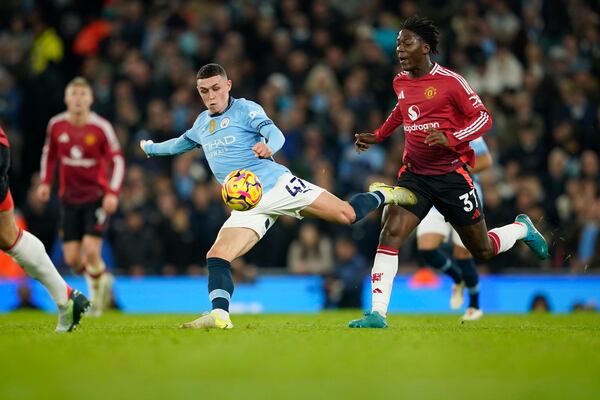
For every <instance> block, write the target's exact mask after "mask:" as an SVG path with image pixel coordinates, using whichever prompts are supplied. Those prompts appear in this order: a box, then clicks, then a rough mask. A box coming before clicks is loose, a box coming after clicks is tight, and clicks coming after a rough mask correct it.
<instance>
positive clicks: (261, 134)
mask: <svg viewBox="0 0 600 400" xmlns="http://www.w3.org/2000/svg"><path fill="white" fill-rule="evenodd" d="M261 141H262V142H266V143H267V145H268V146H269V148H270V149H271V150H272V151H273V153H275V152H276V151H278V150H279V149H281V147H282V146H283V143H284V141H285V139H284V136H283V134H282V133H281V131H280V130H279V129H278V128H277V127H276V126H275V125H274V124H273V121H271V120H270V119H269V117H268V116H267V115H266V114H265V111H264V110H263V108H262V107H261V106H260V105H258V104H256V103H255V102H253V101H250V100H246V99H243V98H241V99H234V98H232V97H230V98H229V105H228V107H227V108H226V109H225V111H223V112H222V113H220V114H213V115H211V114H209V113H208V111H204V112H202V113H201V114H200V115H198V117H197V118H196V121H195V122H194V125H193V126H192V127H191V128H190V129H188V130H187V131H186V132H185V133H184V134H183V135H181V136H180V137H179V138H175V139H171V140H167V141H166V142H163V143H150V144H146V146H145V147H144V151H145V152H146V154H148V155H149V156H160V155H175V154H180V153H184V152H186V151H189V150H191V149H193V148H195V147H202V149H203V150H204V155H205V157H206V159H207V161H208V165H209V166H210V169H211V171H212V173H213V174H214V175H215V177H216V178H217V180H218V181H219V182H220V183H223V181H224V179H225V177H226V176H227V175H228V174H229V173H230V172H231V171H233V170H236V169H247V170H250V171H252V172H254V173H255V174H256V175H257V176H258V179H260V182H261V183H262V186H263V191H264V192H265V193H266V192H267V191H269V190H270V189H271V188H273V186H274V185H275V183H276V182H277V180H278V179H279V177H280V176H281V175H282V174H284V173H285V172H289V170H288V169H287V168H286V167H284V166H283V165H281V164H277V163H276V162H275V161H274V160H273V159H272V158H268V159H265V158H258V157H256V156H255V155H254V153H253V152H252V147H254V145H255V144H256V143H259V142H261Z"/></svg>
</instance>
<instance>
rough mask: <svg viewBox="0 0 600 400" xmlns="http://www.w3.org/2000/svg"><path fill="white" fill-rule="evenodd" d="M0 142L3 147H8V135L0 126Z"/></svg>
mask: <svg viewBox="0 0 600 400" xmlns="http://www.w3.org/2000/svg"><path fill="white" fill-rule="evenodd" d="M0 144H1V145H2V146H4V147H10V144H8V137H7V136H6V133H4V130H3V129H2V128H0Z"/></svg>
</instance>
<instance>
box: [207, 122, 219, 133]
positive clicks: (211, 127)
mask: <svg viewBox="0 0 600 400" xmlns="http://www.w3.org/2000/svg"><path fill="white" fill-rule="evenodd" d="M216 128H217V121H215V120H214V119H211V120H210V122H209V123H208V132H209V133H215V129H216Z"/></svg>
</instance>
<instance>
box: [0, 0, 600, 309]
mask: <svg viewBox="0 0 600 400" xmlns="http://www.w3.org/2000/svg"><path fill="white" fill-rule="evenodd" d="M597 10H598V2H597V1H594V0H589V1H585V0H557V1H542V0H527V1H525V0H521V1H519V0H480V1H459V0H454V1H445V0H444V1H443V0H430V1H419V2H416V1H383V0H381V1H359V0H319V1H300V0H282V1H274V0H262V1H261V0H256V1H250V0H234V1H228V2H225V1H223V2H221V1H210V0H206V1H186V0H179V1H168V0H146V1H142V0H127V1H125V0H112V1H111V0H104V1H100V0H95V1H94V0H90V1H85V2H81V1H75V0H60V1H59V0H54V1H52V0H46V1H35V0H30V1H13V2H10V1H9V2H2V5H0V11H1V12H0V124H1V125H2V126H3V127H4V128H5V130H6V131H7V132H8V134H9V136H10V138H11V142H12V143H13V146H14V147H13V170H12V178H13V179H12V187H13V191H14V192H15V195H16V198H17V200H18V202H17V203H18V204H19V205H20V209H21V211H22V213H23V215H24V217H25V220H26V222H27V224H28V226H29V229H30V230H32V231H33V232H34V233H35V234H36V235H38V236H39V237H40V238H42V239H43V240H44V243H45V244H46V245H47V246H49V247H52V246H53V244H54V241H55V237H56V221H57V215H56V210H57V208H56V207H55V204H51V205H50V206H49V207H44V206H43V205H41V204H39V202H38V201H37V200H36V199H35V196H33V195H32V188H34V187H35V185H36V184H37V171H38V170H39V158H40V153H41V149H42V145H43V141H44V137H45V129H46V124H47V122H48V120H49V118H50V117H51V116H53V115H54V114H56V113H58V112H60V111H62V110H64V104H63V101H62V97H63V89H64V86H65V84H66V82H67V81H68V80H69V79H70V78H72V77H73V76H75V75H82V76H84V77H85V78H87V79H88V80H89V81H90V82H91V83H92V85H93V88H94V92H95V104H94V106H93V108H94V110H95V111H97V112H98V113H99V114H101V115H103V116H105V117H106V118H108V119H109V120H110V121H111V122H112V123H113V125H114V127H115V130H116V132H117V135H118V137H119V139H120V141H121V145H122V147H123V149H124V152H125V154H126V157H127V164H128V171H127V176H126V180H125V183H124V188H123V192H122V196H121V204H120V211H119V212H118V214H117V215H116V216H115V217H114V218H113V219H112V228H111V231H110V233H109V236H108V242H109V243H110V245H111V247H112V250H113V254H114V259H115V262H114V264H115V268H116V271H117V272H119V273H127V274H134V275H146V274H167V275H175V274H192V275H194V274H202V273H203V271H204V256H205V253H206V250H207V249H208V248H209V246H210V245H211V243H212V241H213V240H214V238H215V235H216V233H217V231H218V229H219V227H220V226H221V224H222V223H223V221H224V220H225V219H226V218H227V210H226V208H225V207H224V205H223V204H222V201H221V200H220V193H219V186H218V184H217V183H216V182H215V180H214V179H213V178H212V176H211V174H210V171H209V169H208V167H207V164H206V162H205V161H204V159H203V157H202V153H201V151H200V150H196V151H193V152H190V153H187V154H185V155H182V156H180V157H176V158H156V159H149V160H147V159H146V158H145V157H144V156H143V154H141V153H140V151H139V149H138V142H139V140H140V139H152V140H154V141H163V140H166V139H169V138H172V137H175V136H179V135H180V134H181V133H183V132H184V131H185V130H186V129H187V128H188V127H190V126H191V124H192V122H193V121H194V119H195V118H196V116H197V115H198V113H199V112H201V111H202V110H203V106H202V104H201V102H200V99H199V96H198V94H197V92H196V91H195V73H196V71H197V69H198V68H199V67H200V66H202V65H203V64H205V63H208V62H218V63H220V64H222V65H223V66H225V68H226V69H227V72H228V74H229V77H230V79H232V80H233V89H232V94H233V96H234V97H245V98H249V99H252V100H255V101H257V102H258V103H260V104H261V105H262V106H263V107H264V108H265V110H266V112H267V114H268V115H269V116H270V117H271V118H272V119H273V121H274V122H275V123H276V124H277V126H279V128H280V129H281V130H282V131H283V132H284V134H285V136H286V144H285V146H284V148H283V149H282V151H280V153H278V154H277V156H276V159H277V161H278V162H281V163H283V164H285V165H288V166H289V167H290V168H291V169H292V170H293V171H294V173H296V174H297V175H298V176H300V177H302V178H305V179H307V180H309V181H311V182H314V183H316V184H318V185H320V186H322V187H324V188H327V189H329V190H330V191H332V192H334V193H336V194H338V195H339V196H341V197H343V198H347V197H349V196H351V195H352V194H353V193H356V192H357V191H363V190H365V188H366V187H367V186H368V184H369V183H370V182H371V181H372V180H373V179H375V178H377V179H380V180H381V179H383V180H386V181H389V182H393V181H394V177H395V175H396V172H397V170H398V167H399V165H400V162H401V156H402V151H403V140H404V137H403V134H402V132H401V129H400V130H399V131H398V132H397V133H396V134H394V135H393V136H392V137H391V138H390V139H388V142H386V143H385V144H384V145H381V146H376V147H374V148H372V149H371V150H369V151H368V152H366V153H363V154H361V155H360V156H359V155H357V154H356V152H355V151H354V149H353V134H354V133H358V132H363V131H372V130H373V129H375V128H377V127H378V126H379V124H380V123H381V122H383V120H384V119H385V118H386V117H387V114H388V113H389V111H390V110H391V109H392V108H393V106H394V105H395V102H396V99H395V96H394V92H393V89H392V79H393V77H394V75H395V74H396V73H398V72H399V69H398V66H397V61H396V59H395V54H394V52H395V40H396V35H397V33H398V27H399V25H400V23H401V21H402V20H403V19H404V18H406V17H408V16H410V15H413V14H415V13H417V14H419V15H421V16H427V17H429V18H431V19H433V20H434V21H435V22H436V23H437V24H438V26H439V28H440V30H441V33H442V38H441V40H442V42H441V45H440V50H441V51H440V54H439V55H438V56H436V57H435V60H436V61H438V62H440V63H441V64H442V65H444V66H447V67H449V68H451V69H453V70H455V71H457V72H459V73H460V74H462V75H463V76H464V77H465V78H466V79H467V81H469V83H470V84H471V86H472V87H473V88H474V89H475V90H476V91H477V92H478V93H479V94H480V96H481V98H482V100H483V102H484V104H485V105H486V106H487V108H488V109H489V110H490V112H491V113H492V115H493V118H494V126H493V128H492V130H491V131H490V132H488V133H487V134H486V136H485V139H486V141H487V143H488V146H489V147H490V149H491V152H492V155H493V157H494V160H495V166H494V168H493V169H492V170H491V171H487V172H485V173H483V174H482V176H481V180H482V186H483V196H484V198H485V215H486V220H487V222H488V226H490V227H494V226H498V225H503V224H506V223H509V222H511V221H512V220H513V218H514V216H515V215H516V214H517V213H521V212H525V213H528V214H529V215H530V216H531V217H532V219H533V220H534V221H537V223H538V225H539V226H540V227H541V228H542V231H543V233H544V234H545V236H546V238H547V239H548V240H549V243H550V244H551V253H552V257H551V259H550V260H547V261H545V262H540V261H538V260H536V259H533V258H532V256H531V254H530V253H529V252H528V251H527V250H526V248H525V247H523V246H522V247H518V248H516V249H514V250H512V251H510V252H508V253H504V254H502V255H501V256H499V257H497V258H496V259H494V260H493V261H491V262H489V263H488V264H486V265H482V266H481V268H482V270H487V271H490V272H492V273H496V272H502V271H505V270H507V269H509V268H525V269H537V270H540V271H541V270H544V271H561V272H564V271H584V270H587V269H588V268H593V267H596V268H597V267H600V234H599V226H600V225H599V224H600V197H599V191H598V187H599V184H600V167H599V150H600V130H599V124H600V107H599V100H600V99H599V96H600V90H599V89H600V88H599V80H598V79H599V77H600V34H599V24H600V21H599V14H598V11H597ZM379 221H380V215H378V214H377V213H375V214H373V215H371V216H370V217H369V218H367V220H366V221H364V222H361V223H359V224H357V225H355V226H352V227H350V228H340V227H337V226H333V225H329V224H324V223H320V222H317V221H306V222H297V221H296V220H293V219H289V218H280V220H279V222H278V224H276V225H275V226H274V227H273V228H272V229H271V230H270V232H269V233H268V234H267V235H266V237H265V239H264V240H263V241H262V242H261V243H260V244H259V245H258V246H257V248H256V249H254V250H253V251H252V252H251V253H249V254H248V255H247V256H246V257H245V258H244V259H243V260H240V261H239V262H238V265H237V266H236V267H235V268H236V271H237V279H238V280H251V279H253V277H254V276H255V274H256V268H258V269H260V268H287V269H288V270H289V271H290V272H292V273H297V274H309V273H318V274H322V275H324V276H327V277H328V278H329V280H328V281H327V282H328V283H327V284H328V288H329V289H328V290H329V293H330V294H331V301H332V302H336V301H337V302H340V301H342V302H344V301H350V302H351V301H352V298H353V296H354V295H353V294H352V293H346V292H345V289H344V288H349V287H352V285H353V283H352V282H353V279H357V277H362V276H365V274H367V273H368V271H369V270H370V260H372V257H373V255H374V250H375V248H376V245H377V241H378V234H379ZM414 247H415V245H414V240H409V241H408V243H407V244H406V246H405V248H403V249H402V250H401V264H402V267H407V268H409V267H413V268H414V267H417V266H420V265H421V262H420V260H418V259H417V258H416V255H415V251H414Z"/></svg>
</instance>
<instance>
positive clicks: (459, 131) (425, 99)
mask: <svg viewBox="0 0 600 400" xmlns="http://www.w3.org/2000/svg"><path fill="white" fill-rule="evenodd" d="M394 91H395V92H396V96H397V97H398V103H397V104H396V107H394V110H393V111H392V113H391V114H390V116H389V117H388V118H387V120H386V121H385V122H384V123H383V124H382V125H381V126H380V127H379V128H378V129H377V130H376V131H375V132H374V133H375V136H377V138H378V139H379V140H380V141H381V140H383V139H384V138H386V137H388V136H389V135H391V134H392V132H393V131H394V130H395V129H396V128H397V127H398V126H400V125H403V127H404V135H405V149H404V155H403V163H404V164H405V165H407V166H408V168H409V170H410V171H411V172H414V173H415V174H421V175H442V174H446V173H449V172H452V171H454V170H456V169H457V168H459V167H460V166H462V165H463V164H465V163H467V164H469V165H470V166H471V167H472V166H473V165H474V162H475V153H474V152H473V150H472V149H471V146H469V142H470V141H471V140H474V139H477V138H478V137H480V136H481V135H483V134H484V133H485V132H486V131H487V130H489V129H490V128H491V126H492V117H491V116H490V114H489V112H488V110H487V109H486V108H485V106H484V105H483V103H482V102H481V99H480V98H479V96H478V95H477V93H475V92H474V91H473V89H471V87H470V86H469V84H468V83H467V81H466V80H465V78H463V77H462V76H460V75H459V74H457V73H455V72H452V71H450V70H449V69H446V68H444V67H442V66H440V65H439V64H437V63H436V64H434V66H433V68H432V69H431V71H429V73H428V74H427V75H424V76H422V77H419V78H411V77H410V76H409V74H408V72H402V73H400V74H398V75H396V77H395V78H394ZM429 128H434V129H437V130H440V131H442V132H444V134H445V135H446V137H447V138H448V143H449V146H450V147H443V146H439V145H436V146H429V145H428V144H426V143H425V137H427V135H428V133H427V132H426V130H427V129H429Z"/></svg>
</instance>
